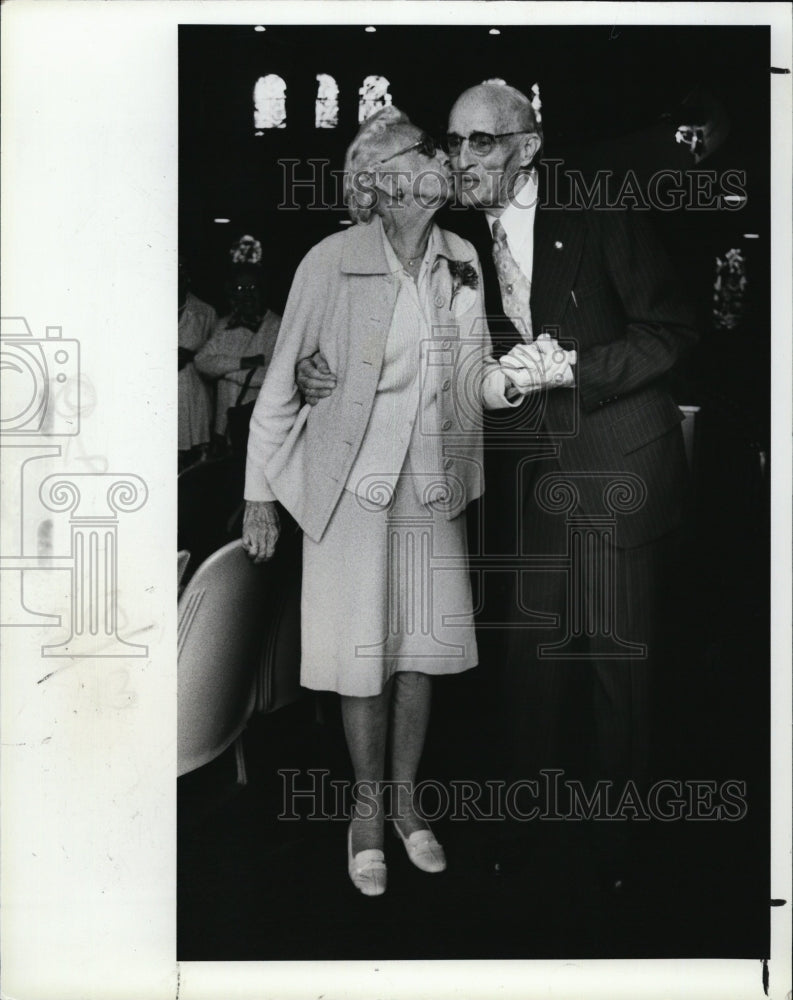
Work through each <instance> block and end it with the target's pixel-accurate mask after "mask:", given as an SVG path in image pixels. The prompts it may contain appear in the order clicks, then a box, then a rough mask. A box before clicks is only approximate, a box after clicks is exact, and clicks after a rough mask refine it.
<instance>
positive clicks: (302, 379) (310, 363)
mask: <svg viewBox="0 0 793 1000" xmlns="http://www.w3.org/2000/svg"><path fill="white" fill-rule="evenodd" d="M295 381H296V382H297V387H298V389H299V390H300V391H301V392H302V393H303V399H305V401H306V402H307V403H309V404H310V405H311V406H314V405H315V404H317V403H318V402H319V401H320V399H324V398H325V397H326V396H329V395H330V394H331V393H332V392H333V390H334V389H335V388H336V376H335V375H334V374H333V372H332V371H331V370H330V368H328V363H327V361H326V360H325V358H324V356H323V354H322V352H321V351H317V352H316V354H312V355H311V357H310V358H301V360H300V361H298V363H297V365H296V366H295Z"/></svg>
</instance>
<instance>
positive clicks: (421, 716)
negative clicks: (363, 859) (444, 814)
mask: <svg viewBox="0 0 793 1000" xmlns="http://www.w3.org/2000/svg"><path fill="white" fill-rule="evenodd" d="M392 682H393V685H394V693H393V697H392V700H391V713H392V714H391V778H392V779H393V781H394V796H393V803H392V805H393V811H394V816H395V817H396V818H397V819H398V820H399V827H400V829H401V830H402V832H403V834H404V835H405V836H406V837H409V836H410V834H411V833H413V832H414V831H415V830H424V829H426V828H427V823H426V821H425V820H423V819H421V817H420V816H418V815H417V814H416V812H415V810H414V808H413V800H412V795H413V786H414V784H415V781H416V772H417V771H418V766H419V761H420V760H421V753H422V751H423V749H424V737H425V736H426V733H427V724H428V722H429V718H430V701H431V696H432V681H431V679H430V677H429V676H428V675H427V674H421V673H418V672H416V671H404V672H400V673H397V674H395V675H394V677H393V678H392Z"/></svg>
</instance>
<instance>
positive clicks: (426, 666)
mask: <svg viewBox="0 0 793 1000" xmlns="http://www.w3.org/2000/svg"><path fill="white" fill-rule="evenodd" d="M449 181H450V175H449V171H448V161H447V158H446V156H445V155H444V154H442V153H441V152H440V151H438V150H436V147H435V144H434V143H433V141H432V140H431V139H430V138H429V137H428V136H427V135H425V134H424V133H422V132H421V131H420V130H419V129H418V128H417V127H416V126H414V125H412V124H411V122H410V121H409V120H408V119H407V118H406V117H405V115H404V114H403V113H402V112H400V111H398V110H397V109H396V108H393V107H388V108H384V109H383V110H382V111H380V112H378V113H377V114H376V115H374V116H373V117H371V118H370V119H368V120H367V121H366V122H365V123H364V125H363V126H362V127H361V129H360V130H359V132H358V134H357V136H356V137H355V139H354V140H353V142H352V144H351V146H350V148H349V149H348V151H347V156H346V161H345V180H344V190H345V202H346V204H347V206H348V208H349V211H350V214H351V216H352V218H353V219H354V221H355V222H356V223H357V225H355V226H354V227H353V228H351V229H349V230H345V231H344V232H342V233H338V234H336V235H334V236H330V237H328V238H327V239H325V240H323V241H322V242H321V243H320V244H318V245H317V246H316V247H314V248H313V249H312V250H311V251H310V252H309V254H308V255H307V256H306V258H305V259H304V260H303V262H302V263H301V265H300V267H299V268H298V270H297V273H296V275H295V279H294V282H293V285H292V290H291V292H290V295H289V301H288V303H287V306H286V310H285V312H284V318H283V322H282V325H281V333H280V336H279V339H278V343H277V346H276V349H275V353H274V356H273V360H272V363H271V365H270V368H269V370H268V373H267V377H266V380H265V383H264V388H263V391H262V392H261V393H260V395H259V398H258V400H257V403H256V407H255V410H254V414H253V418H252V420H251V435H250V440H249V444H248V461H247V470H246V485H245V498H246V510H245V520H244V527H243V543H244V546H245V548H246V550H247V551H248V553H249V554H250V556H251V557H252V558H253V559H254V560H255V561H261V560H264V559H269V558H270V556H271V555H272V554H273V551H274V546H275V544H276V540H277V538H278V533H279V520H278V514H277V509H276V504H275V501H276V500H278V501H280V502H281V503H282V504H283V505H284V507H286V508H287V510H289V511H290V512H291V514H292V515H293V516H294V517H295V519H296V520H297V522H298V523H299V525H300V526H301V527H302V529H303V532H304V543H303V593H302V664H301V683H302V684H303V685H304V686H305V687H308V688H312V689H316V690H331V691H336V692H338V693H339V694H340V696H341V709H342V718H343V723H344V731H345V736H346V740H347V745H348V747H349V751H350V756H351V759H352V764H353V768H354V772H355V779H356V786H355V795H356V803H355V808H354V811H353V817H352V821H351V823H350V826H349V829H348V835H347V854H348V872H349V875H350V878H351V880H352V882H353V884H354V885H355V886H356V888H358V889H359V890H360V891H361V892H362V893H364V894H365V895H370V896H375V895H380V894H381V893H382V892H384V891H385V888H386V866H385V860H384V853H383V841H384V818H385V814H384V802H383V791H384V776H385V773H386V752H387V749H388V751H389V756H390V778H391V779H392V781H391V782H389V785H390V787H391V788H392V790H393V789H398V790H399V791H400V794H399V795H396V796H394V795H392V802H391V810H392V815H393V817H394V827H395V830H396V833H397V834H398V835H399V837H400V838H401V839H402V841H403V842H404V845H405V848H406V850H407V854H408V856H409V858H410V859H411V861H412V862H413V863H414V864H415V865H416V866H417V867H418V868H420V869H422V870H423V871H426V872H440V871H443V870H444V869H445V867H446V860H445V857H444V852H443V849H442V847H441V846H440V844H439V843H438V841H437V840H436V839H435V836H434V835H433V833H432V831H431V830H430V829H429V827H428V824H427V822H426V821H425V820H424V819H423V818H422V817H421V815H420V812H419V810H418V808H417V805H416V803H415V802H414V801H413V794H412V792H413V785H414V781H415V778H416V772H417V768H418V765H419V761H420V758H421V753H422V748H423V744H424V737H425V733H426V729H427V722H428V718H429V709H430V683H431V680H430V679H431V676H433V675H436V674H450V673H458V672H461V671H464V670H468V669H469V668H470V667H473V666H475V665H476V662H477V651H476V642H475V638H474V629H473V621H472V604H471V590H470V582H469V576H468V569H467V562H466V556H467V553H466V526H465V506H466V504H467V503H468V502H469V501H470V500H472V499H474V498H476V497H478V496H479V495H480V493H481V491H482V488H483V484H482V472H481V469H482V453H481V447H482V442H481V409H482V404H483V402H486V404H487V405H488V406H503V405H508V404H507V401H506V399H505V397H504V390H505V376H504V373H503V371H502V370H501V369H500V368H499V367H498V365H497V364H496V363H495V362H493V361H492V360H491V359H490V358H489V351H490V344H489V335H488V331H487V326H486V324H485V321H484V315H485V313H484V305H483V301H482V293H481V281H480V274H479V262H478V260H477V258H476V254H475V252H474V250H473V248H472V247H471V245H470V244H469V243H467V242H466V241H465V240H462V239H460V237H458V236H455V235H454V234H453V233H449V232H444V231H443V230H441V229H439V228H438V227H437V226H436V225H435V224H434V222H433V216H434V214H435V212H436V211H437V209H438V208H440V207H441V205H442V204H443V203H444V201H445V199H446V196H447V188H448V185H449ZM315 351H321V352H322V355H323V356H324V358H325V359H326V360H327V362H328V364H329V365H330V367H331V368H332V370H333V371H334V372H335V373H336V377H337V387H336V389H335V391H334V392H333V393H332V394H331V395H329V396H327V398H324V399H322V400H320V402H319V403H318V404H317V405H316V406H315V407H313V409H312V407H310V406H309V405H307V404H303V402H302V399H301V396H300V393H299V390H298V387H297V385H296V383H295V364H296V362H297V361H298V359H300V358H304V357H307V356H309V355H312V354H313V353H314V352H315Z"/></svg>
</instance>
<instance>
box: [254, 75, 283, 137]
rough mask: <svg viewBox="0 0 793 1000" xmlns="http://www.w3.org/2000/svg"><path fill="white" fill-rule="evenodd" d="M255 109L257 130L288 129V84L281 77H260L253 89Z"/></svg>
mask: <svg viewBox="0 0 793 1000" xmlns="http://www.w3.org/2000/svg"><path fill="white" fill-rule="evenodd" d="M253 109H254V110H253V124H254V127H255V128H257V129H264V128H286V83H285V82H284V81H283V79H282V78H281V77H280V76H277V75H276V74H275V73H268V74H267V76H261V77H259V79H258V80H257V81H256V86H255V87H254V88H253Z"/></svg>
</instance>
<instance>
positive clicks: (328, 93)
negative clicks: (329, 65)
mask: <svg viewBox="0 0 793 1000" xmlns="http://www.w3.org/2000/svg"><path fill="white" fill-rule="evenodd" d="M314 124H315V126H316V127H317V128H336V126H337V125H338V124H339V87H338V84H337V83H336V81H335V80H334V79H333V77H332V76H328V74H327V73H317V100H316V103H315V105H314Z"/></svg>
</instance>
